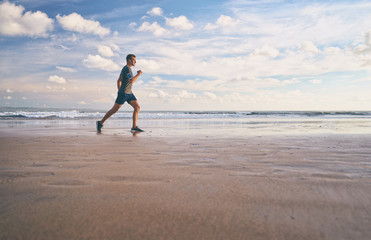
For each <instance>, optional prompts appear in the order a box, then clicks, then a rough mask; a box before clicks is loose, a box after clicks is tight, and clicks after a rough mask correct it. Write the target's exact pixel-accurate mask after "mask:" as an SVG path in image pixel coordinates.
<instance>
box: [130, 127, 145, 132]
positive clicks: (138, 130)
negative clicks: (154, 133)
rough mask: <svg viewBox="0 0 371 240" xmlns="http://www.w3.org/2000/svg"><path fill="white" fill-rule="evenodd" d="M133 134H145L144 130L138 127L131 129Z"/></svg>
mask: <svg viewBox="0 0 371 240" xmlns="http://www.w3.org/2000/svg"><path fill="white" fill-rule="evenodd" d="M131 132H144V130H142V129H140V128H139V127H138V126H136V127H135V128H132V129H131Z"/></svg>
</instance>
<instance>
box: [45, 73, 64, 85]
mask: <svg viewBox="0 0 371 240" xmlns="http://www.w3.org/2000/svg"><path fill="white" fill-rule="evenodd" d="M48 82H52V83H58V84H65V83H67V81H66V79H64V78H63V77H59V76H57V75H53V76H50V77H49V79H48Z"/></svg>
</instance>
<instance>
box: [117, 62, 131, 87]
mask: <svg viewBox="0 0 371 240" xmlns="http://www.w3.org/2000/svg"><path fill="white" fill-rule="evenodd" d="M131 78H133V72H132V71H131V68H129V67H128V66H127V65H125V66H124V67H123V68H122V70H121V87H120V89H119V92H120V93H125V94H132V91H131V87H132V85H133V84H132V83H131V82H129V79H131Z"/></svg>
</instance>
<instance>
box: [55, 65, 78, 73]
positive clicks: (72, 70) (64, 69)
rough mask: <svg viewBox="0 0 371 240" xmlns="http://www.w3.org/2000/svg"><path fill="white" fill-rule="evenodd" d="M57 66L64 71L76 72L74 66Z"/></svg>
mask: <svg viewBox="0 0 371 240" xmlns="http://www.w3.org/2000/svg"><path fill="white" fill-rule="evenodd" d="M56 68H57V69H59V70H61V71H63V72H68V73H73V72H76V70H75V69H73V68H68V67H62V66H56Z"/></svg>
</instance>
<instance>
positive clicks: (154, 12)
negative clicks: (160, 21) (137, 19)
mask: <svg viewBox="0 0 371 240" xmlns="http://www.w3.org/2000/svg"><path fill="white" fill-rule="evenodd" d="M147 14H149V15H151V16H162V14H163V12H162V9H161V8H159V7H154V8H152V9H151V10H150V11H148V12H147Z"/></svg>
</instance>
